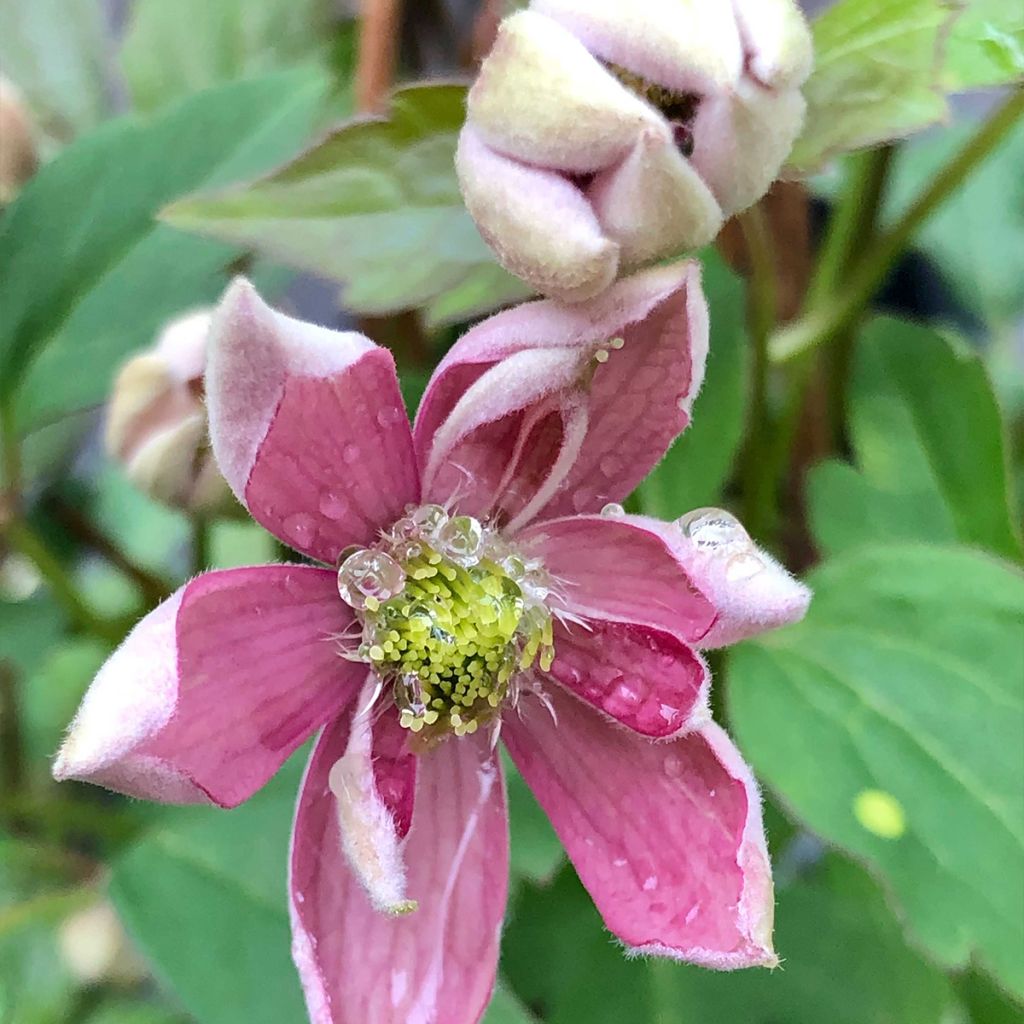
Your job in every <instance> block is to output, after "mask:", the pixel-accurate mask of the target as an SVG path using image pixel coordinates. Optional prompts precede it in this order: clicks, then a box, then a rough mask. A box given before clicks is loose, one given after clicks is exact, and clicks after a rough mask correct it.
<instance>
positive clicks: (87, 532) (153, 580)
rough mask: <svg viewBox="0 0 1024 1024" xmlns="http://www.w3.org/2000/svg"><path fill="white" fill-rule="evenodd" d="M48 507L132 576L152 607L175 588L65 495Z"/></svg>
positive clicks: (86, 542) (81, 538)
mask: <svg viewBox="0 0 1024 1024" xmlns="http://www.w3.org/2000/svg"><path fill="white" fill-rule="evenodd" d="M49 509H50V511H51V512H52V513H53V515H54V517H55V518H56V519H57V521H58V522H59V523H60V524H61V525H62V526H63V527H64V528H65V529H66V530H68V532H69V533H71V534H72V535H73V536H75V537H77V538H78V539H79V540H80V541H81V542H82V543H83V544H85V545H86V546H87V547H90V548H92V550H93V551H95V552H96V553H97V554H99V555H102V556H103V557H104V558H105V559H106V560H107V561H108V562H109V563H110V564H111V565H112V566H114V567H115V568H116V569H118V570H119V571H120V572H121V573H122V574H123V575H124V576H125V577H127V578H128V579H129V580H131V581H132V582H133V583H134V584H135V585H136V587H138V589H139V592H140V593H141V594H142V597H143V599H144V600H145V602H146V604H147V605H148V606H149V607H153V606H155V605H158V604H159V603H160V602H161V601H163V600H164V599H165V598H167V597H169V596H170V595H171V593H172V592H173V591H174V588H173V587H172V586H171V585H170V584H168V583H167V582H166V581H165V580H163V579H161V578H160V576H158V575H157V574H156V573H154V572H152V571H150V570H149V569H147V568H145V567H144V566H141V565H139V564H138V563H137V562H134V561H132V559H131V558H129V557H128V555H126V554H125V553H124V552H123V551H122V550H121V549H120V548H119V547H118V546H117V545H116V544H115V543H114V541H113V540H111V539H110V537H108V536H107V535H106V534H105V533H104V532H103V531H102V530H101V529H100V528H99V527H98V526H97V525H96V524H95V523H93V522H91V521H90V520H89V519H88V518H87V517H86V516H85V515H83V514H82V512H81V511H79V509H77V508H75V507H74V506H73V505H71V504H69V503H68V502H66V501H64V500H62V499H55V500H54V501H53V502H52V504H50V505H49Z"/></svg>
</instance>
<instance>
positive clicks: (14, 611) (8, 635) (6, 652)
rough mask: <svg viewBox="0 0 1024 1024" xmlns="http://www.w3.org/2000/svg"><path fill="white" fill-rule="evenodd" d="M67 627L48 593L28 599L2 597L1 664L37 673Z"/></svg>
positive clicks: (24, 671) (0, 602)
mask: <svg viewBox="0 0 1024 1024" xmlns="http://www.w3.org/2000/svg"><path fill="white" fill-rule="evenodd" d="M63 629H64V616H63V614H62V613H61V611H60V609H59V608H58V607H57V605H56V604H54V603H53V601H51V600H50V598H49V595H48V594H46V593H45V592H43V593H40V594H39V595H37V596H33V597H30V598H28V599H26V600H24V601H9V600H6V599H0V664H2V663H3V662H5V661H9V662H10V663H11V664H12V665H14V667H15V668H16V669H17V670H18V671H19V672H21V673H24V674H27V673H30V672H33V671H34V670H35V669H36V667H37V666H38V665H39V664H40V663H41V662H42V661H43V659H44V658H45V657H46V655H47V653H48V652H49V651H50V650H51V649H52V647H53V646H54V645H55V644H56V643H57V641H58V639H59V637H60V635H61V633H62V632H63Z"/></svg>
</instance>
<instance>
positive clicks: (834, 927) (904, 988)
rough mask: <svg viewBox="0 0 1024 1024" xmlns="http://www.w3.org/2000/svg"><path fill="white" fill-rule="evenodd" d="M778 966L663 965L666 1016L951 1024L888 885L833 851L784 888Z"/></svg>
mask: <svg viewBox="0 0 1024 1024" xmlns="http://www.w3.org/2000/svg"><path fill="white" fill-rule="evenodd" d="M775 945H776V949H778V951H779V955H780V956H781V957H782V959H783V968H782V970H780V971H778V972H772V973H769V972H766V971H739V972H737V973H735V974H726V975H723V974H715V973H713V972H711V971H704V970H701V969H699V968H696V967H677V966H676V965H674V964H654V963H652V965H651V971H652V973H653V974H654V976H655V981H656V983H657V985H658V992H659V995H660V1004H661V1006H662V1007H663V1009H664V1013H665V1019H666V1020H673V1021H674V1020H680V1021H701V1020H714V1021H742V1022H743V1024H778V1022H783V1021H784V1022H785V1024H822V1022H823V1021H828V1024H892V1022H895V1021H907V1022H913V1024H944V1022H946V1021H949V1020H950V1019H951V1017H952V1014H953V1008H954V998H953V993H952V990H951V987H950V984H949V982H948V981H947V980H946V978H945V977H944V975H943V974H942V972H941V971H939V970H938V969H937V968H935V967H934V966H933V965H931V964H929V963H928V962H927V961H925V960H924V959H923V958H922V957H921V956H920V955H919V954H917V953H916V952H914V951H912V950H911V949H910V948H909V947H908V946H907V945H906V943H905V942H904V940H903V936H902V934H901V930H900V926H899V924H898V923H897V921H896V919H895V918H894V917H893V914H892V911H891V910H890V909H889V907H888V905H887V903H886V899H885V895H884V893H883V892H882V890H881V887H880V886H879V885H878V884H877V883H876V882H875V881H874V880H873V879H872V878H871V877H870V876H869V875H868V874H867V873H866V872H865V871H864V870H863V869H862V868H859V867H857V866H856V865H854V864H852V863H851V862H850V861H847V860H843V859H841V858H840V857H838V856H835V855H830V856H828V857H826V858H825V859H824V860H823V861H821V862H819V863H817V864H815V865H813V867H811V868H810V869H809V870H808V871H807V873H806V875H805V876H804V877H802V878H800V880H799V881H798V882H797V883H795V884H792V885H788V886H786V887H785V888H783V889H781V890H780V891H779V893H778V907H777V911H776V926H775Z"/></svg>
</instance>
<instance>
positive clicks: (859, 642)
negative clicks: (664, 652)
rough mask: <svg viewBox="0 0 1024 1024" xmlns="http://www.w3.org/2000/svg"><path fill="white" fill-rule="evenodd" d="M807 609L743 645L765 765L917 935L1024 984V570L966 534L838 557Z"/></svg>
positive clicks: (752, 729) (748, 699) (753, 737)
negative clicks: (800, 618)
mask: <svg viewBox="0 0 1024 1024" xmlns="http://www.w3.org/2000/svg"><path fill="white" fill-rule="evenodd" d="M809 582H810V583H811V585H812V586H813V587H814V589H815V599H814V601H813V602H812V604H811V609H810V613H809V614H808V616H807V618H806V620H805V621H804V622H803V623H801V624H800V625H797V626H793V627H790V628H788V629H786V630H783V631H780V632H779V633H776V634H773V635H769V636H766V637H765V638H763V639H762V640H759V641H757V642H749V643H746V644H743V645H741V646H740V647H738V648H736V649H735V650H734V651H733V652H732V654H731V657H730V659H729V698H730V702H729V703H730V709H731V721H732V724H733V729H734V731H735V733H736V735H737V737H738V739H739V741H740V744H741V746H742V748H743V750H744V752H745V753H746V754H747V756H748V757H749V758H750V760H751V761H752V763H753V765H754V767H755V770H756V771H757V773H758V774H759V776H760V777H761V779H762V780H763V781H764V782H766V783H767V784H769V785H770V786H771V787H772V788H773V789H774V790H775V791H776V792H777V793H778V794H779V795H780V796H781V797H782V798H783V799H784V800H785V802H786V803H788V805H789V806H790V807H791V808H792V810H793V811H794V812H795V813H796V814H797V815H798V816H799V817H800V818H802V819H803V820H804V821H805V822H806V823H807V824H808V825H809V826H810V827H811V828H813V829H814V830H815V831H817V832H818V833H820V834H821V835H822V836H823V837H824V838H825V839H826V840H828V841H830V842H833V843H835V844H837V845H838V846H840V847H842V848H843V849H846V850H848V851H850V852H851V853H853V854H855V855H856V856H858V857H859V858H862V859H863V860H865V861H866V862H867V863H868V864H870V865H872V866H873V867H874V868H875V869H876V870H878V871H879V872H880V873H881V874H882V876H883V878H884V880H885V882H886V883H887V885H888V887H889V888H890V890H891V891H892V892H893V893H894V894H895V896H896V897H897V899H898V901H899V904H900V907H901V911H902V914H903V916H904V917H905V920H906V922H907V925H908V927H909V929H910V931H911V933H912V936H913V939H914V941H915V942H919V943H921V944H922V945H923V946H924V947H925V948H926V949H928V950H929V951H930V952H931V953H932V954H933V955H934V956H935V957H936V958H938V959H939V960H940V961H941V962H942V963H945V964H948V965H959V964H964V963H966V962H967V960H968V958H969V957H970V956H971V954H972V953H976V954H977V956H978V958H979V960H980V962H981V963H982V964H983V965H984V966H985V967H986V968H987V969H988V970H991V971H993V972H994V973H995V974H996V975H997V976H998V977H999V978H1000V979H1001V980H1002V982H1003V983H1004V984H1005V985H1006V986H1007V987H1008V988H1010V989H1012V990H1013V991H1015V992H1017V993H1022V992H1024V918H1022V917H1021V915H1020V914H1019V913H1018V912H1017V910H1018V908H1019V907H1020V906H1021V905H1022V902H1024V807H1022V805H1021V800H1020V794H1021V791H1022V790H1024V759H1022V758H1021V757H1020V737H1021V735H1022V731H1024V644H1021V642H1020V622H1021V621H1022V617H1024V577H1022V576H1021V575H1020V574H1019V573H1017V572H1016V571H1014V570H1012V569H1010V568H1009V567H1008V566H1006V565H1005V564H1004V563H1000V562H998V561H996V560H993V559H990V558H989V557H987V556H985V555H982V554H980V553H978V552H974V551H971V550H969V549H964V548H955V547H941V546H937V545H936V546H932V545H923V544H922V545H889V546H878V547H873V548H861V549H859V550H857V551H856V552H853V553H851V554H849V555H846V556H843V557H841V558H837V559H835V560H833V561H832V562H831V563H829V564H827V565H826V566H825V567H824V568H822V569H820V570H819V571H818V572H817V573H815V574H814V575H813V577H812V579H811V580H810V581H809Z"/></svg>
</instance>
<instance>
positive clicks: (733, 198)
mask: <svg viewBox="0 0 1024 1024" xmlns="http://www.w3.org/2000/svg"><path fill="white" fill-rule="evenodd" d="M804 108H805V104H804V99H803V96H801V94H800V93H799V92H798V91H797V90H795V89H789V90H785V91H783V92H772V91H771V90H768V89H765V88H763V87H762V86H760V85H757V84H755V83H752V82H749V81H743V82H740V83H739V85H738V86H737V87H736V89H735V90H733V91H730V92H728V93H723V94H722V95H719V96H712V97H709V98H708V99H706V100H705V101H704V102H702V103H701V105H700V107H699V109H698V111H697V117H696V119H695V120H694V124H693V138H694V150H693V155H692V157H691V163H692V165H693V167H694V168H695V169H696V170H697V171H698V172H699V173H700V176H701V177H702V178H703V180H704V181H705V182H706V183H707V187H708V188H710V189H711V191H712V192H713V193H714V196H715V198H716V199H717V200H718V203H719V204H720V206H721V207H722V210H723V211H724V212H725V215H726V216H727V217H731V216H732V215H733V214H735V213H739V212H740V211H742V210H745V209H746V208H747V207H748V206H750V205H752V204H753V203H755V202H757V200H758V199H760V198H761V196H763V195H764V193H765V192H766V191H767V190H768V187H769V186H770V185H771V183H772V182H773V181H774V180H775V178H776V176H777V175H778V172H779V168H780V167H781V166H782V164H783V162H784V161H785V160H786V157H788V156H789V151H790V149H792V147H793V142H794V140H795V139H796V137H797V135H799V133H800V128H801V126H802V125H803V119H804ZM613 237H614V236H613Z"/></svg>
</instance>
